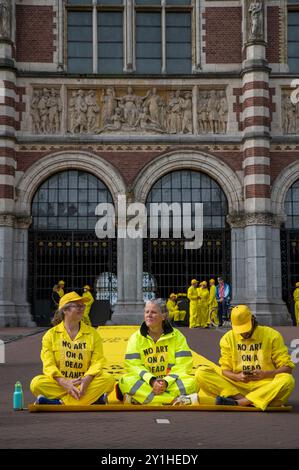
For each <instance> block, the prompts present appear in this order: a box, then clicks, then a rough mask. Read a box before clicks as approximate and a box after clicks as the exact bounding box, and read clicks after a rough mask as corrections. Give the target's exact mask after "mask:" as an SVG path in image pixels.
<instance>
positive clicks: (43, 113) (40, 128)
mask: <svg viewBox="0 0 299 470" xmlns="http://www.w3.org/2000/svg"><path fill="white" fill-rule="evenodd" d="M61 111H62V105H61V98H60V92H59V90H57V89H55V88H51V89H50V90H49V89H48V88H43V89H41V88H39V89H38V88H37V89H34V90H33V93H32V98H31V104H30V113H31V124H32V133H33V134H58V133H60V131H61Z"/></svg>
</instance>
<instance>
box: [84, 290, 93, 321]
mask: <svg viewBox="0 0 299 470" xmlns="http://www.w3.org/2000/svg"><path fill="white" fill-rule="evenodd" d="M82 297H87V298H88V302H87V303H86V304H85V310H84V313H83V318H82V320H83V321H84V323H85V324H86V325H89V326H92V325H91V321H90V318H89V312H90V309H91V306H92V304H93V303H94V298H93V296H92V294H91V293H90V292H89V291H86V292H84V293H83V294H82Z"/></svg>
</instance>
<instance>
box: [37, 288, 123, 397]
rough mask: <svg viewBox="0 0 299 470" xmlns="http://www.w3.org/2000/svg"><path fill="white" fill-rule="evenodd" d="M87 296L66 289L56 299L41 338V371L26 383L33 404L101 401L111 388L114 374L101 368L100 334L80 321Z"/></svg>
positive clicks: (102, 360) (103, 359) (102, 358)
mask: <svg viewBox="0 0 299 470" xmlns="http://www.w3.org/2000/svg"><path fill="white" fill-rule="evenodd" d="M87 300H88V299H87V298H86V297H80V295H78V294H77V293H76V292H69V293H68V294H65V295H64V296H63V297H61V299H60V301H59V307H58V310H57V312H56V313H55V316H54V319H53V324H54V327H53V328H51V329H50V330H48V331H47V333H46V334H45V335H44V337H43V341H42V352H41V360H42V362H43V373H44V375H38V376H37V377H34V378H33V379H32V381H31V384H30V389H31V392H32V393H33V395H35V396H36V397H37V400H36V402H35V403H36V404H37V405H91V404H105V403H106V402H107V395H108V393H109V392H111V391H112V390H113V387H114V378H113V377H112V376H111V375H110V374H107V373H106V372H103V367H104V364H105V358H104V355H103V347H102V340H101V337H100V335H99V333H98V332H97V331H96V330H95V328H92V327H91V326H89V325H85V324H84V323H83V322H82V321H81V320H82V317H83V313H84V309H85V303H86V302H87Z"/></svg>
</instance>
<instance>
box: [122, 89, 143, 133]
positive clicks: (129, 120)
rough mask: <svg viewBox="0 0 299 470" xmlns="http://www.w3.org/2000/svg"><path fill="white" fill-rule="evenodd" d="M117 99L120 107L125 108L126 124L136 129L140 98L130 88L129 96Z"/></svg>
mask: <svg viewBox="0 0 299 470" xmlns="http://www.w3.org/2000/svg"><path fill="white" fill-rule="evenodd" d="M117 99H118V100H119V107H120V108H123V113H124V120H125V123H126V124H127V125H128V126H129V127H134V126H135V122H136V119H137V118H138V107H139V100H140V98H139V97H138V96H137V95H134V94H133V89H132V87H130V86H129V87H128V92H127V94H126V95H124V96H122V97H121V98H117Z"/></svg>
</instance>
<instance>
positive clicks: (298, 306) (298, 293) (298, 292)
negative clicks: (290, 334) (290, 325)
mask: <svg viewBox="0 0 299 470" xmlns="http://www.w3.org/2000/svg"><path fill="white" fill-rule="evenodd" d="M295 285H296V289H295V290H294V294H293V296H294V302H295V319H296V325H297V326H299V282H296V284H295Z"/></svg>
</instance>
